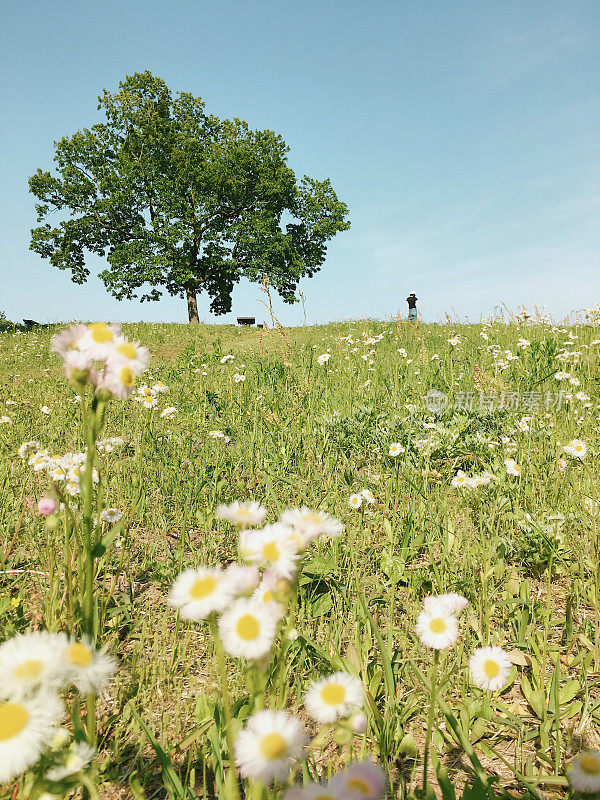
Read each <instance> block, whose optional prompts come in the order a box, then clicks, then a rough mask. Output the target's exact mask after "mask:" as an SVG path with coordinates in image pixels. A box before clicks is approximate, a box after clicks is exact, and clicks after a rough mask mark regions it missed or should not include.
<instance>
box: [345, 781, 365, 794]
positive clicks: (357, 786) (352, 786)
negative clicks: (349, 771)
mask: <svg viewBox="0 0 600 800" xmlns="http://www.w3.org/2000/svg"><path fill="white" fill-rule="evenodd" d="M346 788H347V789H348V790H349V791H354V792H358V793H359V794H369V792H370V791H371V787H370V786H369V784H368V783H366V782H365V781H363V780H361V779H360V778H351V779H350V780H349V781H348V783H347V784H346Z"/></svg>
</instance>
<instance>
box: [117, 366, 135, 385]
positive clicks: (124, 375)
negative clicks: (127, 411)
mask: <svg viewBox="0 0 600 800" xmlns="http://www.w3.org/2000/svg"><path fill="white" fill-rule="evenodd" d="M119 377H120V378H121V383H122V384H123V386H127V387H131V386H133V384H134V383H135V375H134V374H133V372H132V370H131V369H129V367H121V372H120V375H119Z"/></svg>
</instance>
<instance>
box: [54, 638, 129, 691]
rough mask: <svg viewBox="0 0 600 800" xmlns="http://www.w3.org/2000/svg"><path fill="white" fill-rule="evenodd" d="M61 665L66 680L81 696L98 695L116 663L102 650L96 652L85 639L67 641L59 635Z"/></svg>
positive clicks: (113, 670)
mask: <svg viewBox="0 0 600 800" xmlns="http://www.w3.org/2000/svg"><path fill="white" fill-rule="evenodd" d="M58 636H59V639H60V653H61V657H62V665H63V667H64V669H65V670H66V673H67V680H68V681H69V682H70V683H73V684H75V686H76V687H77V688H78V689H79V691H80V692H81V693H82V694H100V693H101V692H102V691H103V690H104V689H105V688H106V686H107V684H108V683H109V681H110V680H111V678H112V677H113V675H114V673H115V671H116V669H117V662H116V661H115V659H114V658H112V657H111V656H109V655H107V654H106V653H105V652H103V651H102V650H96V649H95V648H94V646H93V645H92V644H91V643H90V641H89V640H88V639H86V638H84V639H81V640H79V641H78V640H76V639H69V638H68V637H67V636H66V634H64V633H62V634H59V635H58Z"/></svg>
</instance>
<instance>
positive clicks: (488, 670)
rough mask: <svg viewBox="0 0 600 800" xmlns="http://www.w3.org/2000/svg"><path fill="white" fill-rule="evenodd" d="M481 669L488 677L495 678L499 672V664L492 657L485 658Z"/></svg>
mask: <svg viewBox="0 0 600 800" xmlns="http://www.w3.org/2000/svg"><path fill="white" fill-rule="evenodd" d="M483 671H484V672H485V674H486V675H487V677H488V678H495V677H496V676H497V675H498V673H499V672H500V666H499V664H498V662H497V661H494V659H493V658H486V660H485V661H484V662H483Z"/></svg>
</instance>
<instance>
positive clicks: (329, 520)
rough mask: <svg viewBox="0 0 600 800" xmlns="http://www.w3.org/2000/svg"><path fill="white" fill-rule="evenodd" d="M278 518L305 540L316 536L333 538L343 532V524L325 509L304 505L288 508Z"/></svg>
mask: <svg viewBox="0 0 600 800" xmlns="http://www.w3.org/2000/svg"><path fill="white" fill-rule="evenodd" d="M279 520H280V522H282V523H283V524H284V525H289V526H290V527H292V528H294V530H296V531H298V532H299V533H300V534H301V535H302V536H303V537H304V539H305V540H306V541H311V540H312V539H316V538H317V536H327V537H329V538H331V539H334V538H337V537H338V536H341V534H342V533H343V532H344V526H343V524H342V523H341V522H340V521H339V519H335V517H332V516H331V515H330V514H328V513H327V512H325V511H313V510H312V509H311V508H307V507H306V506H302V508H288V509H287V510H286V511H284V512H283V513H282V515H281V516H280V518H279Z"/></svg>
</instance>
